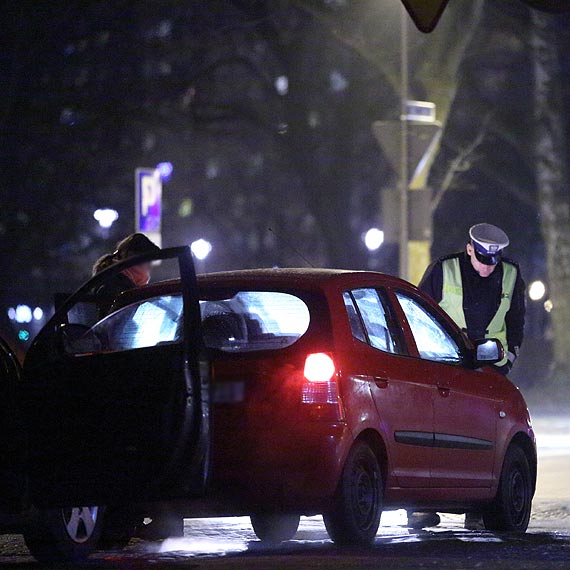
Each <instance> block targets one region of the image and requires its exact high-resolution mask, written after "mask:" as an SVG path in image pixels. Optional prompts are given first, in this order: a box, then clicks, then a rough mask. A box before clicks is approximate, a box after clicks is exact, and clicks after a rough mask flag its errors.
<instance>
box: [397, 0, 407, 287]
mask: <svg viewBox="0 0 570 570" xmlns="http://www.w3.org/2000/svg"><path fill="white" fill-rule="evenodd" d="M400 11H401V13H400V81H401V83H400V137H401V141H400V185H399V186H400V234H399V240H398V242H399V244H398V245H399V273H400V277H401V278H402V279H406V280H408V279H409V266H408V265H409V253H408V241H409V227H408V182H409V174H408V121H407V118H406V115H407V105H408V81H409V79H408V72H409V69H408V14H407V12H406V10H405V8H404V7H403V6H402V7H401V8H400Z"/></svg>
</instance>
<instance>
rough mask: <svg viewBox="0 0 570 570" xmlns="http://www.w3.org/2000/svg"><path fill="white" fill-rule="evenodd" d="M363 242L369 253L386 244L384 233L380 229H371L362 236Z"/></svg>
mask: <svg viewBox="0 0 570 570" xmlns="http://www.w3.org/2000/svg"><path fill="white" fill-rule="evenodd" d="M362 240H363V241H364V245H365V246H366V249H368V251H376V250H378V249H380V246H381V245H382V244H383V243H384V232H383V231H382V230H379V229H378V228H370V229H369V230H368V231H367V232H365V234H364V235H363V236H362Z"/></svg>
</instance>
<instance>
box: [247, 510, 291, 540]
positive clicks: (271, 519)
mask: <svg viewBox="0 0 570 570" xmlns="http://www.w3.org/2000/svg"><path fill="white" fill-rule="evenodd" d="M250 520H251V526H252V527H253V530H254V532H255V534H256V536H257V538H259V540H261V541H262V542H272V543H275V542H285V541H286V540H291V539H292V538H293V537H294V536H295V533H296V532H297V529H298V528H299V521H300V520H301V517H300V516H299V515H281V514H256V515H251V517H250Z"/></svg>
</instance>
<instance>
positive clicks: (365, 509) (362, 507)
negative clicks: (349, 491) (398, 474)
mask: <svg viewBox="0 0 570 570" xmlns="http://www.w3.org/2000/svg"><path fill="white" fill-rule="evenodd" d="M377 481H378V477H377V474H376V473H375V471H374V469H373V468H372V467H371V466H370V465H368V464H367V463H365V462H360V463H358V465H356V467H355V469H354V472H353V482H354V485H353V500H352V504H353V505H354V514H355V518H356V521H357V523H358V526H359V527H360V528H361V529H363V530H366V529H368V528H369V527H370V526H371V525H372V524H373V523H374V519H375V514H376V506H377V502H378V485H377Z"/></svg>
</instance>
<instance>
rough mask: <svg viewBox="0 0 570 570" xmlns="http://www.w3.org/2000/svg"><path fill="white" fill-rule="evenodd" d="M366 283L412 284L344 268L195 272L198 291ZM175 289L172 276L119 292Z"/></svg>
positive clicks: (176, 283)
mask: <svg viewBox="0 0 570 570" xmlns="http://www.w3.org/2000/svg"><path fill="white" fill-rule="evenodd" d="M367 284H368V285H377V284H378V285H392V286H394V285H399V286H403V287H408V288H409V287H412V286H411V285H410V284H409V283H406V282H405V281H402V280H401V279H398V278H397V277H393V276H391V275H386V274H384V273H377V272H374V271H356V270H348V269H316V268H310V269H308V268H274V269H271V268H269V269H238V270H234V271H221V272H218V273H204V274H201V275H198V287H199V288H200V289H202V290H208V289H244V288H248V289H251V290H256V289H257V290H259V289H265V288H276V289H305V290H319V289H324V288H328V287H329V286H332V287H335V286H338V287H358V286H366V285H367ZM178 291H180V279H172V280H170V281H159V282H156V283H151V284H149V285H146V286H145V287H140V288H137V289H131V290H129V291H126V292H125V293H123V295H122V296H123V298H124V297H127V296H128V297H129V299H130V298H136V299H141V298H144V297H149V296H151V295H161V294H170V293H175V292H178Z"/></svg>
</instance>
